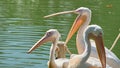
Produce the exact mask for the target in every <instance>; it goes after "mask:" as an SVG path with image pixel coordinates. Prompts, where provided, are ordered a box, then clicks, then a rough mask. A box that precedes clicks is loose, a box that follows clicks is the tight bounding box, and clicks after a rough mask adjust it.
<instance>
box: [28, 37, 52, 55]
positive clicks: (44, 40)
mask: <svg viewBox="0 0 120 68" xmlns="http://www.w3.org/2000/svg"><path fill="white" fill-rule="evenodd" d="M50 39H51V38H49V37H48V36H47V35H45V36H43V37H42V38H41V39H40V40H39V41H38V42H37V43H35V44H34V45H33V47H32V48H30V49H29V51H28V53H31V52H32V51H33V50H35V49H36V48H38V47H39V46H41V45H42V44H44V43H46V42H48V41H50Z"/></svg>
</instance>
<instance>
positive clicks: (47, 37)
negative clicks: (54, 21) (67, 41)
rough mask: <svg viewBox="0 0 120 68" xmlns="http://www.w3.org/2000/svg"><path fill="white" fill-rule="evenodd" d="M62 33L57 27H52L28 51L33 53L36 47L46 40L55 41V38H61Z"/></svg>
mask: <svg viewBox="0 0 120 68" xmlns="http://www.w3.org/2000/svg"><path fill="white" fill-rule="evenodd" d="M59 37H60V33H59V32H58V31H57V30H56V29H50V30H48V31H47V32H46V34H45V35H44V36H43V37H42V38H41V39H40V40H39V41H38V42H37V43H35V44H34V46H33V47H32V48H31V49H30V50H29V51H28V53H31V52H32V51H33V50H34V49H36V48H37V47H39V46H40V45H42V44H43V43H46V42H53V43H54V42H55V40H59Z"/></svg>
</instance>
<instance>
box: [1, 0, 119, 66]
mask: <svg viewBox="0 0 120 68" xmlns="http://www.w3.org/2000/svg"><path fill="white" fill-rule="evenodd" d="M109 4H110V5H111V4H112V5H113V7H112V6H111V7H108V6H109ZM118 4H119V3H118ZM106 5H108V6H107V7H106ZM80 6H86V7H89V8H91V9H92V11H93V13H94V14H93V17H92V23H96V24H99V25H101V26H102V27H103V29H104V32H105V40H104V41H105V44H106V46H107V47H110V45H111V44H112V42H113V40H114V39H115V37H113V36H117V34H118V30H117V29H119V28H120V27H119V25H118V24H119V23H118V22H119V21H120V20H119V16H120V13H119V14H117V13H118V11H119V10H118V8H117V6H118V5H117V2H114V1H113V2H109V3H108V2H103V1H99V0H94V1H92V2H91V1H87V0H85V1H80V2H79V0H76V1H75V2H73V1H64V0H60V1H59V0H57V1H53V0H48V1H40V0H29V1H28V0H1V1H0V67H1V68H8V67H10V68H17V67H19V68H23V67H24V68H35V67H36V68H39V67H43V68H46V67H47V61H48V59H49V49H50V45H51V44H50V43H47V44H45V45H46V46H42V47H40V48H38V49H36V50H35V51H34V52H33V53H32V54H27V51H28V49H29V48H31V47H32V45H33V44H34V43H35V42H36V41H37V40H38V39H40V38H41V37H42V36H43V35H44V33H45V32H46V31H47V30H48V29H51V28H55V29H58V30H59V32H60V33H62V38H61V40H65V38H66V36H67V33H68V30H69V28H70V26H71V25H72V22H73V20H74V19H75V17H76V15H74V14H67V15H60V16H57V17H53V18H49V19H43V16H44V15H47V14H51V13H54V12H58V11H64V10H73V9H76V8H78V7H80ZM114 6H116V7H114ZM114 9H117V10H116V11H115V10H114ZM103 10H105V11H103ZM111 15H112V16H111ZM113 16H114V17H115V18H113ZM105 22H116V23H115V24H114V23H113V24H112V23H111V24H109V23H108V24H105ZM103 23H104V24H103ZM112 25H115V26H112ZM111 26H112V28H113V29H115V30H112V29H108V28H111ZM111 31H114V33H113V32H111ZM111 36H112V37H111ZM72 39H73V40H71V41H70V43H68V45H71V46H69V48H70V49H71V50H72V52H76V50H75V46H72V45H75V41H74V40H75V36H74V38H72ZM73 43H74V44H73ZM118 44H120V42H118ZM118 44H117V46H116V47H115V49H114V52H115V53H116V54H117V55H118V56H120V54H119V46H118Z"/></svg>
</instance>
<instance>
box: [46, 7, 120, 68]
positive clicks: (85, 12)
mask: <svg viewBox="0 0 120 68" xmlns="http://www.w3.org/2000/svg"><path fill="white" fill-rule="evenodd" d="M66 13H75V14H78V16H77V18H76V19H75V21H74V23H73V26H72V27H71V29H70V32H69V34H68V36H69V37H67V39H66V43H67V42H68V41H69V40H70V39H71V37H72V36H73V35H74V33H75V32H76V31H77V30H78V28H79V30H78V34H77V37H76V47H77V50H78V53H79V54H82V53H83V51H84V49H85V47H84V46H83V41H82V39H83V38H82V35H83V31H84V29H85V28H86V27H87V26H88V25H89V23H90V21H91V10H90V9H88V8H86V7H80V8H78V9H76V10H72V11H64V12H58V13H54V14H51V15H48V16H45V18H47V17H51V16H55V15H60V14H66ZM92 44H94V43H92ZM105 51H106V62H107V64H108V65H110V66H112V67H113V68H119V67H120V60H119V58H118V57H117V56H116V55H115V54H114V53H113V52H112V51H110V50H108V49H107V48H106V47H105ZM90 56H91V57H96V58H97V52H96V48H95V46H94V45H92V47H91V54H90Z"/></svg>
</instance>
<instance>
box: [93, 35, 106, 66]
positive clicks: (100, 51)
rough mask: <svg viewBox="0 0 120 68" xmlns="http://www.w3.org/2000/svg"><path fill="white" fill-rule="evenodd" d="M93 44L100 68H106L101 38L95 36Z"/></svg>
mask: <svg viewBox="0 0 120 68" xmlns="http://www.w3.org/2000/svg"><path fill="white" fill-rule="evenodd" d="M95 42H96V48H97V51H98V56H99V59H100V61H101V64H102V68H106V54H105V48H104V43H103V39H102V36H97V37H96V39H95Z"/></svg>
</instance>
